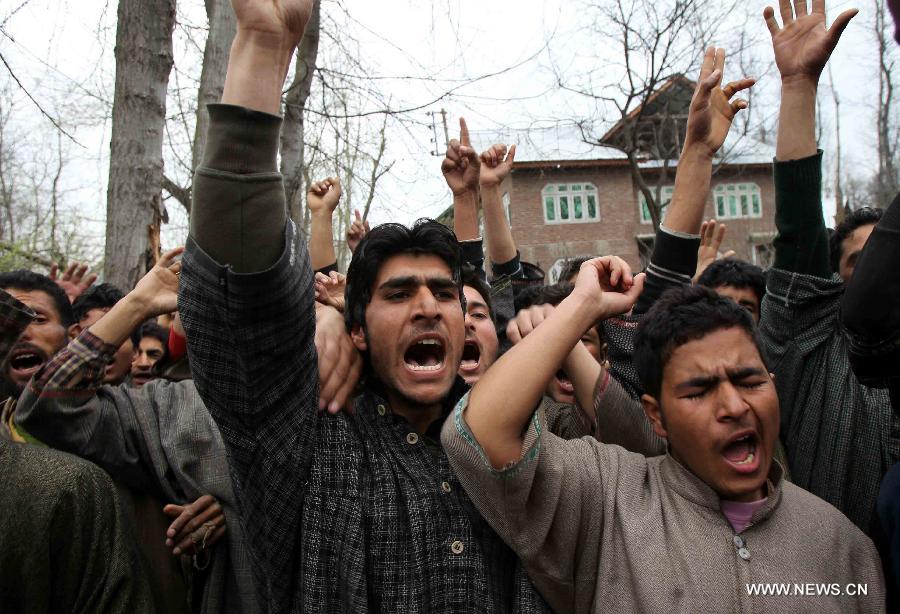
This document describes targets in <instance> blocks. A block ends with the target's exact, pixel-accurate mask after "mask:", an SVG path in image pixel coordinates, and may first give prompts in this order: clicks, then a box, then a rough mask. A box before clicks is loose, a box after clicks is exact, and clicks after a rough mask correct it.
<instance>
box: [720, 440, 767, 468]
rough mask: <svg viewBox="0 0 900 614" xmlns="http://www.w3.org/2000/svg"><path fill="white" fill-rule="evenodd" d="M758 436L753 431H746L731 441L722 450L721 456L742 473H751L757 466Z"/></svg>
mask: <svg viewBox="0 0 900 614" xmlns="http://www.w3.org/2000/svg"><path fill="white" fill-rule="evenodd" d="M757 443H758V437H757V435H756V434H755V433H748V434H747V435H744V436H742V437H739V438H738V439H735V440H734V441H732V442H731V443H729V444H727V445H726V446H725V448H724V449H723V450H722V456H724V457H725V460H726V461H727V462H728V464H729V465H731V466H732V467H734V468H735V469H737V470H738V471H740V472H742V473H752V472H753V471H755V470H756V468H757V467H758V466H759V456H758V455H757V453H756V448H757Z"/></svg>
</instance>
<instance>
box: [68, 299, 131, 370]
mask: <svg viewBox="0 0 900 614" xmlns="http://www.w3.org/2000/svg"><path fill="white" fill-rule="evenodd" d="M109 310H110V308H109V307H95V308H93V309H88V310H87V312H86V313H85V314H84V315H83V316H82V317H81V319H80V320H78V326H73V327H72V330H71V331H70V333H69V336H70V337H72V338H75V337H77V336H78V335H80V334H81V331H84V330H87V329H88V328H90V327H91V326H93V325H94V324H96V323H97V321H98V320H99V319H100V318H102V317H103V316H104V315H106V313H107V312H108V311H109ZM133 359H134V343H132V342H131V339H126V340H125V342H124V343H122V345H120V346H119V349H118V350H116V353H115V354H114V355H113V361H112V362H111V363H109V364H108V365H106V371H105V372H104V374H103V383H104V384H110V385H113V386H116V385H118V384H121V383H122V382H124V381H125V378H126V377H128V374H129V373H131V362H132V360H133Z"/></svg>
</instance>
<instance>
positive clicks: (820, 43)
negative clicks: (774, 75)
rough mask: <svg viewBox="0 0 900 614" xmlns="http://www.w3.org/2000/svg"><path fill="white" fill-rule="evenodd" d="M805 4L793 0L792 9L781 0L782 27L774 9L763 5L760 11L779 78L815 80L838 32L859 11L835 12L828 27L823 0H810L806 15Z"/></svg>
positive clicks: (786, 0) (787, 3)
mask: <svg viewBox="0 0 900 614" xmlns="http://www.w3.org/2000/svg"><path fill="white" fill-rule="evenodd" d="M806 7H807V4H806V0H795V2H794V7H793V11H792V10H791V3H790V2H789V0H783V1H782V2H781V3H780V10H781V19H782V22H783V26H782V27H779V26H778V22H777V21H776V19H775V9H773V8H772V7H766V9H765V11H764V12H763V17H765V20H766V26H767V27H768V28H769V33H770V34H771V35H772V48H773V49H774V51H775V64H776V65H777V66H778V70H779V71H780V72H781V78H782V80H791V79H795V78H803V77H811V78H813V79H818V78H819V75H820V74H821V73H822V70H823V69H824V68H825V64H826V63H827V62H828V58H829V57H831V52H832V51H834V48H835V47H836V46H837V43H838V40H840V38H841V33H843V31H844V28H846V27H847V24H848V23H850V20H851V19H853V17H854V16H855V15H856V14H857V12H858V11H857V10H856V9H849V10H846V11H844V12H843V13H841V14H840V15H838V17H837V19H835V20H834V23H833V24H831V28H826V27H825V1H824V0H812V12H810V13H808V14H807V8H806Z"/></svg>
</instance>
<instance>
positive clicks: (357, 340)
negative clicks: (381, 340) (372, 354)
mask: <svg viewBox="0 0 900 614" xmlns="http://www.w3.org/2000/svg"><path fill="white" fill-rule="evenodd" d="M350 340H351V341H352V342H353V345H355V346H356V349H357V350H359V351H360V352H366V351H368V350H369V344H368V343H367V342H366V331H365V330H363V327H362V326H360V325H359V324H354V325H353V328H351V329H350Z"/></svg>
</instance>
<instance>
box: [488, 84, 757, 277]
mask: <svg viewBox="0 0 900 614" xmlns="http://www.w3.org/2000/svg"><path fill="white" fill-rule="evenodd" d="M693 89H694V84H693V83H692V82H690V81H689V80H687V79H685V78H683V77H676V78H675V79H672V80H670V81H669V82H667V83H666V84H665V85H664V86H663V87H661V88H660V89H659V91H658V92H657V94H656V95H655V96H654V97H653V98H651V99H650V100H649V101H648V102H647V105H645V109H644V112H643V117H642V121H652V120H653V118H654V117H658V116H659V113H657V112H656V110H657V109H658V108H659V107H660V106H661V105H664V106H665V107H666V120H667V121H668V122H670V123H671V124H672V125H673V126H674V128H673V130H674V134H675V137H674V138H676V139H677V138H678V134H679V133H680V134H681V135H683V133H684V126H685V125H686V119H687V106H686V105H688V104H689V102H690V98H691V94H692V93H693ZM673 108H674V109H675V110H676V111H681V112H680V113H679V112H676V113H673V112H672V109H673ZM623 129H624V127H623V122H619V123H617V124H616V125H615V126H614V127H613V128H612V129H611V130H610V131H609V132H607V133H606V134H605V135H604V136H603V137H602V138H601V139H600V142H602V143H604V144H606V145H601V146H597V145H591V144H588V143H586V142H585V139H584V137H583V134H582V132H581V130H580V129H579V128H578V127H577V126H576V125H569V126H568V127H565V126H560V125H556V126H554V127H553V128H552V129H549V130H548V129H530V130H528V131H527V132H520V133H512V134H511V133H506V134H500V135H494V134H492V135H482V134H473V139H474V140H475V141H476V142H477V143H478V145H483V146H485V147H486V146H487V145H489V144H490V143H489V142H488V141H489V140H490V141H492V142H506V143H513V142H515V143H517V156H516V162H515V165H514V170H513V173H512V174H511V175H510V176H509V177H508V178H507V179H506V181H505V182H504V184H503V186H502V190H503V193H504V196H503V198H504V204H505V206H506V208H507V215H508V219H509V221H510V225H511V228H512V233H513V237H514V238H515V240H516V244H517V246H518V248H519V250H520V251H521V253H522V258H523V259H524V260H526V261H529V262H533V263H535V264H537V265H538V266H540V267H541V268H543V269H544V270H545V271H547V273H548V281H549V282H553V281H555V279H556V275H557V273H558V270H559V267H560V266H561V264H562V263H563V262H564V261H565V260H566V259H568V258H573V257H578V256H595V255H606V254H615V255H618V256H622V257H623V258H625V259H626V260H627V261H628V262H629V264H631V265H632V267H636V268H641V267H642V266H643V265H644V264H645V263H646V259H647V257H648V255H649V250H650V248H651V247H652V244H653V237H654V231H653V224H652V220H651V217H650V212H649V209H648V208H647V206H646V204H645V202H644V198H643V196H642V195H641V193H640V190H638V189H637V187H636V183H635V180H634V178H633V173H632V169H631V167H630V165H629V161H628V159H627V157H626V156H625V154H624V153H622V151H621V149H618V148H616V147H613V146H612V145H619V144H620V143H619V142H618V141H619V140H620V139H621V138H622V131H623ZM648 133H650V134H660V131H659V130H658V129H655V130H648ZM675 149H676V150H677V149H680V146H678V147H676V148H675ZM736 149H740V146H738V147H737V148H736ZM747 149H750V148H747V147H745V148H743V149H741V150H742V151H744V152H745V153H744V154H742V155H728V156H727V157H725V158H724V159H722V160H718V161H717V162H716V164H715V165H714V168H713V178H712V190H711V194H710V197H709V200H708V203H707V206H706V212H705V213H704V215H705V219H710V218H715V219H717V220H720V221H722V222H724V223H725V224H726V225H727V227H728V234H727V236H726V239H725V243H724V244H723V246H722V250H723V251H725V250H729V249H732V250H734V251H735V252H736V254H737V257H739V258H742V259H745V260H748V261H750V262H754V263H756V264H758V265H760V266H762V267H764V268H765V267H767V266H769V265H770V264H771V257H772V247H771V244H772V239H773V238H774V234H775V224H774V213H775V211H774V208H775V207H774V190H773V186H772V153H773V152H772V151H771V147H768V148H767V147H766V146H764V145H763V146H760V145H759V144H758V143H755V142H754V143H753V147H752V149H753V152H754V153H753V154H747V153H746V151H747ZM767 149H768V151H767ZM673 157H677V156H673ZM676 165H677V160H671V161H669V162H665V161H662V160H659V159H653V158H652V157H651V156H650V155H642V156H641V162H640V168H641V172H642V175H643V177H644V181H645V182H646V183H647V184H648V185H649V186H651V188H652V189H654V190H655V189H657V188H659V192H660V194H661V197H662V200H661V202H663V203H665V202H668V199H669V198H671V194H672V189H673V184H674V176H675V168H676Z"/></svg>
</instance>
